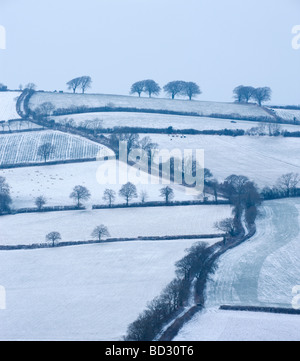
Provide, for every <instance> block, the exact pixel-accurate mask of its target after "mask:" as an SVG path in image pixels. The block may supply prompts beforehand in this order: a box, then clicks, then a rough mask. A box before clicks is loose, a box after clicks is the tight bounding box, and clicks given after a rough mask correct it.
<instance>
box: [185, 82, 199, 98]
mask: <svg viewBox="0 0 300 361" xmlns="http://www.w3.org/2000/svg"><path fill="white" fill-rule="evenodd" d="M200 94H202V92H201V90H200V87H199V85H197V84H196V83H193V82H186V83H184V87H183V90H182V95H186V96H188V97H189V99H190V100H192V99H193V97H194V96H196V95H200Z"/></svg>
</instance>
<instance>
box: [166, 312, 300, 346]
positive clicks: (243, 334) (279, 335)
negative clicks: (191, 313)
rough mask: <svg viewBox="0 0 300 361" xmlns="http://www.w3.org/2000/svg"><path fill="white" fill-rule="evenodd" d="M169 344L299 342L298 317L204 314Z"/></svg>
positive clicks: (299, 325) (299, 321)
mask: <svg viewBox="0 0 300 361" xmlns="http://www.w3.org/2000/svg"><path fill="white" fill-rule="evenodd" d="M173 341H300V316H297V315H296V316H295V315H277V314H276V315H275V314H269V313H255V312H252V313H251V312H233V311H219V310H214V311H211V310H209V311H204V312H201V313H199V314H197V315H196V316H195V317H194V318H193V319H192V320H191V321H190V322H189V323H187V324H186V325H185V326H184V327H183V328H182V329H181V330H180V333H179V334H178V335H177V336H176V337H175V338H174V340H173Z"/></svg>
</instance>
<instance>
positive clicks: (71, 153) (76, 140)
mask: <svg viewBox="0 0 300 361" xmlns="http://www.w3.org/2000/svg"><path fill="white" fill-rule="evenodd" d="M45 143H50V144H51V145H53V147H54V152H53V153H52V154H50V156H49V159H48V161H61V160H72V159H86V158H96V156H97V154H98V152H99V151H100V150H103V151H104V150H107V152H108V153H109V150H108V149H107V148H106V147H104V146H102V145H100V144H98V143H94V142H92V141H89V140H87V139H85V138H82V137H79V136H75V135H70V134H66V133H62V132H58V131H40V132H28V133H15V134H6V135H0V165H7V164H19V163H39V162H40V163H43V162H44V159H43V158H42V157H41V156H40V155H38V149H39V146H41V145H42V144H45ZM23 172H24V171H23Z"/></svg>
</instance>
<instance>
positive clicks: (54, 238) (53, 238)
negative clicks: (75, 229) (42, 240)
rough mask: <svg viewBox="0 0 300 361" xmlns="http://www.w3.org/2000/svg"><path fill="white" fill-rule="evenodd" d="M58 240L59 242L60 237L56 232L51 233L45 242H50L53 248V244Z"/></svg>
mask: <svg viewBox="0 0 300 361" xmlns="http://www.w3.org/2000/svg"><path fill="white" fill-rule="evenodd" d="M60 240H61V235H60V233H58V232H51V233H49V234H47V236H46V241H47V242H52V247H55V243H56V242H58V241H60Z"/></svg>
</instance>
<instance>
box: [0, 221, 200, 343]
mask: <svg viewBox="0 0 300 361" xmlns="http://www.w3.org/2000/svg"><path fill="white" fill-rule="evenodd" d="M100 221H101V220H100ZM194 242H195V241H194V240H178V241H164V242H148V241H147V242H143V241H140V242H128V243H114V244H99V245H90V246H77V247H67V248H60V249H58V248H56V249H47V250H35V251H25V252H24V251H14V252H0V284H1V285H3V286H4V287H5V288H6V293H7V309H6V310H0V340H51V341H52V340H79V341H80V340H95V341H97V340H98V341H99V340H111V341H113V340H120V339H121V338H122V336H124V335H125V334H126V330H127V327H128V325H129V324H130V323H131V322H133V321H134V320H135V319H136V318H137V317H138V315H139V313H141V312H142V311H143V310H144V309H145V307H146V305H147V303H148V302H150V301H151V300H152V299H153V298H155V297H156V296H157V295H159V294H160V292H161V290H162V289H163V288H164V287H165V286H166V285H167V284H168V283H169V282H170V281H171V280H172V279H173V278H174V276H175V267H174V264H175V262H176V261H177V260H179V259H181V258H182V257H183V256H184V254H185V252H184V250H185V249H186V248H189V247H190V246H191V245H192V244H193V243H194Z"/></svg>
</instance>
